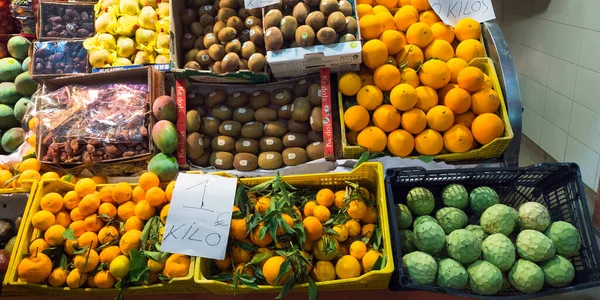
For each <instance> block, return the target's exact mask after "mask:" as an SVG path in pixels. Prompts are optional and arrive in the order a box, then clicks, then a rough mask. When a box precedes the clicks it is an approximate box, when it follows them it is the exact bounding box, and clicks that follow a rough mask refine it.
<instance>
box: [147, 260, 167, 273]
mask: <svg viewBox="0 0 600 300" xmlns="http://www.w3.org/2000/svg"><path fill="white" fill-rule="evenodd" d="M164 268H165V263H161V262H158V261H155V260H153V259H149V260H148V269H150V272H157V273H158V272H162V270H163V269H164Z"/></svg>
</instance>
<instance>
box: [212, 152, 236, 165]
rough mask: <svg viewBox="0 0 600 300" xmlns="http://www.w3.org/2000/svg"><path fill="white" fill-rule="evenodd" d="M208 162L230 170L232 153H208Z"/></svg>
mask: <svg viewBox="0 0 600 300" xmlns="http://www.w3.org/2000/svg"><path fill="white" fill-rule="evenodd" d="M209 163H210V165H211V166H213V167H215V168H217V169H220V170H231V169H232V168H233V154H231V153H229V152H224V151H219V152H213V153H212V154H211V155H210V158H209Z"/></svg>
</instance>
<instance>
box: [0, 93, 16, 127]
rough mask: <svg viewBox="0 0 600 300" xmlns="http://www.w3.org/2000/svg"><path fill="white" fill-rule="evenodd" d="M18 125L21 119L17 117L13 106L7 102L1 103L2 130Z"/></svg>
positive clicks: (0, 125)
mask: <svg viewBox="0 0 600 300" xmlns="http://www.w3.org/2000/svg"><path fill="white" fill-rule="evenodd" d="M0 87H1V86H0ZM18 126H19V121H17V119H16V118H15V113H14V111H13V109H12V107H10V106H8V105H6V104H0V130H7V129H9V128H12V127H18Z"/></svg>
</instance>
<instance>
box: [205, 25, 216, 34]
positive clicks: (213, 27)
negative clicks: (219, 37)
mask: <svg viewBox="0 0 600 300" xmlns="http://www.w3.org/2000/svg"><path fill="white" fill-rule="evenodd" d="M214 29H215V26H214V25H208V26H205V27H204V35H207V34H209V33H214V32H213V30H214Z"/></svg>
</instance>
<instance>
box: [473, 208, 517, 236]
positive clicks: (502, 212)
mask: <svg viewBox="0 0 600 300" xmlns="http://www.w3.org/2000/svg"><path fill="white" fill-rule="evenodd" d="M517 218H518V216H517V211H516V210H515V209H514V208H512V207H509V206H506V205H504V204H494V205H492V206H490V207H488V209H486V210H485V211H484V212H483V214H482V215H481V219H480V220H479V224H480V225H481V227H483V229H484V230H485V231H486V232H487V233H489V234H494V233H502V234H504V235H509V234H510V233H511V232H513V230H514V229H515V224H516V223H517Z"/></svg>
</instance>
